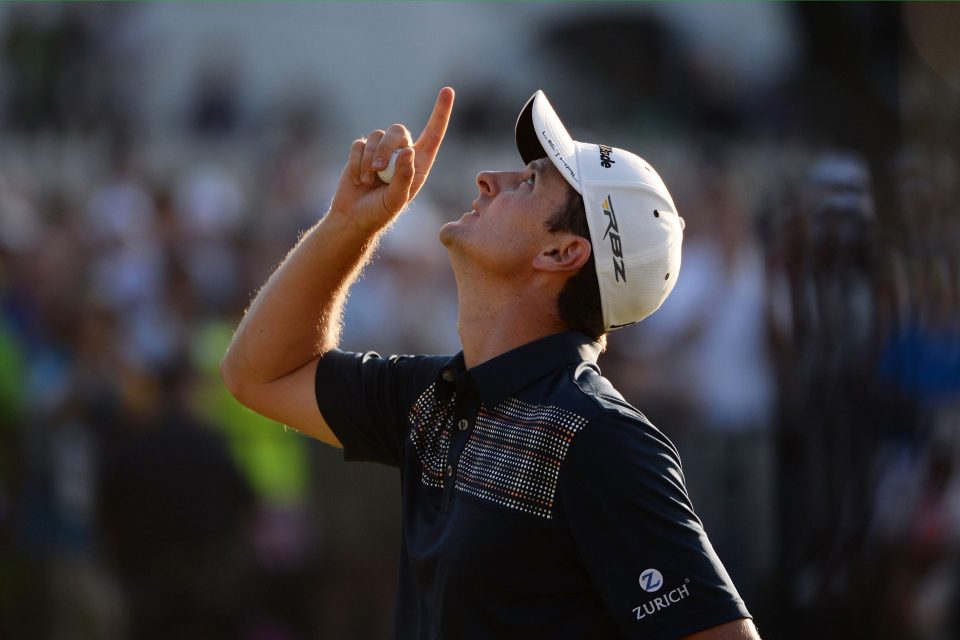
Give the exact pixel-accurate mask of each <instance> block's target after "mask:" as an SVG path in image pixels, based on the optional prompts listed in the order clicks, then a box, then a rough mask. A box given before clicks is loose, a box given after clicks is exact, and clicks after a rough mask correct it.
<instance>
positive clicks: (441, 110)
mask: <svg viewBox="0 0 960 640" xmlns="http://www.w3.org/2000/svg"><path fill="white" fill-rule="evenodd" d="M453 97H454V92H453V89H451V88H450V87H444V88H443V89H441V90H440V93H438V94H437V101H436V103H434V105H433V113H431V114H430V119H429V120H428V121H427V124H426V126H425V127H424V128H423V133H421V134H420V137H419V138H417V141H416V143H414V145H413V146H414V148H415V149H416V151H417V160H421V159H423V160H426V161H427V162H428V166H429V164H432V163H433V158H434V157H435V156H436V155H437V150H438V149H439V148H440V143H441V142H443V136H444V135H445V134H446V132H447V123H449V122H450V113H451V112H452V111H453ZM418 164H419V163H418Z"/></svg>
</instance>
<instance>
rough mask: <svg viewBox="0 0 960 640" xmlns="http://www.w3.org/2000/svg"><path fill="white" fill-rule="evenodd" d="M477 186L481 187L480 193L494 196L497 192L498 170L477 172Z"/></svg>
mask: <svg viewBox="0 0 960 640" xmlns="http://www.w3.org/2000/svg"><path fill="white" fill-rule="evenodd" d="M477 186H478V187H479V188H480V195H482V196H492V195H494V194H496V192H497V172H495V171H481V172H480V173H478V174H477Z"/></svg>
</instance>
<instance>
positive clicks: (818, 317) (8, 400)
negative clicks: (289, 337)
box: [0, 3, 960, 640]
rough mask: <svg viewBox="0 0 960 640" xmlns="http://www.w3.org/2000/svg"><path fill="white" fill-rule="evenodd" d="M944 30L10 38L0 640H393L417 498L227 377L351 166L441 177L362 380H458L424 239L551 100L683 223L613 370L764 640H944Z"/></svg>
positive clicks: (580, 11) (782, 10) (449, 297)
mask: <svg viewBox="0 0 960 640" xmlns="http://www.w3.org/2000/svg"><path fill="white" fill-rule="evenodd" d="M957 33H960V5H958V4H933V5H928V4H913V3H911V4H903V5H901V4H898V3H882V4H869V3H851V4H821V3H809V4H808V3H804V4H792V3H771V4H766V3H756V4H754V3H750V4H719V3H708V4H660V3H657V4H650V5H646V4H600V3H590V4H577V3H563V4H546V3H531V4H500V3H492V4H491V3H480V4H471V3H454V4H440V3H424V4H420V3H411V4H406V3H387V4H378V3H370V4H367V3H361V4H357V5H353V4H338V3H321V4H309V3H297V4H282V3H270V4H256V3H242V4H234V5H225V4H210V5H206V4H179V3H177V4H126V3H120V4H113V3H110V4H91V3H78V4H75V3H67V4H56V3H43V4H16V3H4V4H0V638H4V639H6V638H11V639H20V638H30V639H45V638H50V639H55V640H59V639H74V638H76V639H98V638H122V639H125V638H130V639H136V640H139V639H150V638H167V639H169V638H175V639H181V638H188V639H192V638H198V639H199V638H204V639H219V638H223V639H239V640H294V639H299V638H332V639H354V638H356V639H368V638H386V637H388V636H389V629H390V623H391V616H392V607H393V596H394V581H395V578H396V562H397V557H398V539H399V537H398V534H399V522H398V517H399V508H398V499H399V492H398V490H397V474H396V472H395V470H392V469H388V468H385V467H381V466H377V465H367V464H351V465H347V464H345V463H343V462H342V460H341V456H340V453H339V452H338V451H336V450H334V449H331V448H327V447H325V446H323V445H321V444H319V443H317V442H314V441H311V440H309V439H307V438H305V437H303V436H300V435H299V434H296V433H294V432H292V431H289V430H286V429H284V428H283V427H282V426H280V425H277V424H273V423H271V422H269V421H266V420H263V419H261V418H259V417H257V416H256V415H254V414H252V413H250V412H248V411H246V410H244V409H242V408H241V407H239V406H238V405H237V404H236V403H234V402H233V401H232V399H231V398H230V397H229V396H228V394H227V393H226V391H225V390H224V388H223V386H222V385H221V383H220V381H219V378H218V375H217V364H218V361H219V359H220V357H221V355H222V353H223V351H224V349H225V347H226V344H227V342H228V340H229V338H230V335H231V331H232V329H233V327H235V326H236V324H237V322H238V320H239V318H240V316H241V313H242V311H243V309H244V308H245V306H246V305H247V303H248V302H249V300H250V297H251V295H252V293H253V292H254V291H256V289H257V288H258V286H259V285H260V284H261V283H262V282H263V281H264V280H265V279H266V277H267V276H268V275H269V273H270V272H271V269H272V268H273V267H274V266H275V265H276V264H277V262H278V261H279V260H280V259H281V258H282V257H283V255H284V254H285V252H286V251H287V250H288V249H289V247H290V246H292V244H293V243H294V242H295V241H296V239H297V237H298V234H299V233H301V232H302V231H303V230H305V229H306V228H308V227H309V226H310V225H311V224H312V223H313V222H315V221H316V220H317V219H318V218H319V217H321V216H322V215H323V213H324V212H325V209H326V207H327V205H328V203H329V201H330V199H331V197H332V192H333V188H334V186H335V181H336V178H337V175H338V174H339V171H340V168H341V167H342V163H343V162H344V160H345V158H346V153H347V150H348V147H349V144H350V141H351V140H353V139H354V138H356V137H358V136H361V135H365V134H366V133H367V132H369V131H370V130H371V129H374V128H378V127H386V126H388V125H390V124H391V123H393V122H396V121H400V122H405V123H407V124H408V125H409V126H410V128H411V129H412V130H414V132H415V133H417V132H419V129H420V127H421V126H422V124H423V122H424V120H425V118H426V116H427V114H428V112H429V109H430V106H431V105H432V103H433V100H434V97H435V95H436V91H437V89H438V88H439V87H441V86H443V85H444V84H449V85H452V86H453V87H455V88H456V89H457V91H458V96H457V105H456V108H455V112H454V119H453V123H452V125H451V130H450V133H449V135H448V138H447V141H446V143H445V145H444V147H443V149H442V150H441V153H440V155H439V158H438V164H437V167H436V168H435V170H434V173H433V174H432V176H431V180H430V182H429V183H428V185H427V187H426V188H425V189H424V191H423V192H422V193H421V195H420V196H419V198H418V200H417V202H416V203H415V205H414V206H413V207H412V208H411V210H410V211H409V213H408V214H407V215H406V216H405V217H404V218H403V219H402V220H401V221H400V222H399V223H398V224H397V225H396V227H395V228H394V229H393V230H391V232H390V233H389V235H388V236H387V237H386V238H385V239H384V242H383V246H382V248H381V249H380V251H379V254H378V257H377V259H376V260H375V262H374V264H373V265H371V266H370V267H369V268H368V269H367V270H366V271H365V273H364V276H363V279H362V280H361V281H360V282H359V283H358V284H357V285H356V287H355V289H354V292H353V294H352V296H351V298H350V301H349V305H348V308H347V311H346V330H345V336H344V346H345V347H346V348H350V349H361V350H366V349H376V350H379V351H380V352H381V353H408V352H414V353H419V352H455V351H457V350H459V345H458V338H457V335H456V332H455V324H454V323H455V313H456V307H455V292H454V288H453V282H452V278H451V275H450V273H449V266H448V263H447V259H446V255H445V253H444V251H443V249H442V247H441V246H440V245H439V243H438V242H437V241H436V232H437V230H438V229H439V227H440V225H441V224H442V222H444V221H446V220H450V219H455V218H457V217H459V216H460V214H461V213H462V212H463V211H465V210H467V209H468V208H469V203H470V201H471V200H472V199H473V198H474V197H475V193H476V187H475V185H474V183H473V178H474V176H475V175H476V173H477V172H478V171H480V170H482V169H489V168H513V167H517V166H519V163H520V160H519V157H518V156H517V154H516V151H515V148H514V144H513V124H514V120H515V118H516V115H517V112H518V111H519V109H520V107H521V106H522V104H523V102H524V101H525V100H526V99H527V97H529V95H530V94H532V93H533V91H534V90H536V89H537V88H542V89H544V90H545V91H546V92H547V94H548V95H549V96H550V98H551V100H552V102H553V104H554V106H555V107H556V108H557V110H558V112H559V113H560V114H561V116H562V117H563V118H564V120H565V121H566V122H567V124H568V126H569V128H570V129H571V133H572V134H573V135H574V137H576V138H578V139H585V140H593V141H596V142H604V143H608V144H611V145H614V146H618V147H623V148H627V149H630V150H633V151H635V152H637V153H639V154H640V155H642V156H643V157H645V158H646V159H647V160H649V161H650V162H652V163H653V164H654V165H655V166H656V167H658V169H659V170H660V173H661V174H662V175H663V177H664V179H665V181H666V183H667V184H668V185H670V188H671V191H672V192H673V194H674V197H675V200H676V202H677V205H678V208H679V210H680V213H681V214H682V215H683V216H684V217H685V219H686V222H687V227H686V239H685V243H684V244H685V246H684V263H683V271H682V273H681V275H680V278H679V283H678V285H677V287H676V289H675V290H674V292H673V295H672V296H671V297H670V298H669V299H668V301H667V302H666V303H665V305H664V306H663V308H662V309H661V310H660V311H659V312H658V313H657V314H655V315H654V316H652V317H651V318H649V319H648V320H646V321H644V322H642V323H641V324H639V325H636V326H633V327H631V328H628V329H624V330H622V331H619V332H616V333H614V334H613V335H612V336H611V338H610V347H609V351H608V353H607V354H606V355H605V356H604V357H603V358H601V361H600V364H601V368H602V369H603V371H604V373H605V375H607V376H608V377H610V378H611V379H612V380H614V382H615V383H616V384H617V386H618V387H619V388H620V390H621V391H622V392H623V393H624V394H625V395H626V396H627V398H628V399H629V400H630V401H631V402H633V403H634V404H635V405H636V406H638V407H639V408H640V409H641V410H642V411H644V412H645V413H646V414H647V415H648V416H649V417H650V419H651V420H652V421H653V422H654V423H655V424H657V425H658V426H659V427H660V429H661V430H663V431H664V432H665V433H666V434H667V435H668V436H669V437H670V438H671V439H672V440H673V441H674V442H675V443H676V444H677V446H678V448H679V449H680V453H681V456H682V458H683V461H684V472H685V474H686V477H687V481H688V485H689V490H690V493H691V497H692V499H693V502H694V505H695V507H696V508H697V510H698V512H699V513H700V515H701V517H702V518H703V520H704V521H705V524H706V528H707V530H708V532H709V533H710V536H711V538H712V539H713V541H714V544H715V546H716V547H717V549H718V551H719V554H720V556H721V558H722V559H723V560H724V562H725V564H726V565H727V567H728V569H729V571H730V572H731V574H732V575H733V577H734V580H735V581H736V583H737V585H738V587H739V588H740V590H741V592H742V594H743V595H744V597H745V599H746V601H747V603H748V606H749V607H750V609H751V610H752V612H753V613H754V615H755V617H756V621H757V624H758V626H759V628H760V630H761V632H762V633H763V635H764V637H766V638H786V639H789V638H809V637H818V638H834V637H835V638H867V637H869V638H880V639H897V638H911V639H941V638H943V639H948V638H960V562H958V559H960V468H958V461H960V313H958V311H960V280H958V275H960V274H958V269H960V264H958V263H960V219H958V195H960V192H958V190H960V174H958V169H960V167H958V160H960V157H958V152H960V44H958V41H957V37H956V34H957Z"/></svg>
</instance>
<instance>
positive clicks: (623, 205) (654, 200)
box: [516, 91, 684, 331]
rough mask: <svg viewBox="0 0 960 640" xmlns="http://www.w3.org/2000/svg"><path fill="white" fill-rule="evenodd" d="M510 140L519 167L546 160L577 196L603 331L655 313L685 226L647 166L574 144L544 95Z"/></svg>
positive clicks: (528, 108) (674, 272)
mask: <svg viewBox="0 0 960 640" xmlns="http://www.w3.org/2000/svg"><path fill="white" fill-rule="evenodd" d="M516 138H517V148H518V149H519V150H520V156H521V157H522V158H523V161H524V162H525V163H530V162H532V161H534V160H537V159H538V158H543V157H544V156H546V157H548V158H550V160H552V161H553V164H554V165H556V167H557V169H558V170H559V171H560V173H561V174H562V175H563V177H564V178H566V180H567V182H569V183H570V186H572V187H573V188H574V189H576V190H577V193H579V194H580V195H581V196H583V203H584V207H585V209H586V212H587V225H588V226H589V228H590V241H591V244H592V245H593V256H594V262H595V263H596V267H597V280H598V281H599V282H600V302H601V307H602V310H603V325H604V330H605V331H610V330H611V329H617V328H619V327H624V326H626V325H629V324H633V323H634V322H639V321H640V320H643V319H644V318H646V317H647V316H648V315H650V314H651V313H653V312H654V311H656V310H657V309H659V308H660V305H661V304H663V301H664V300H666V298H667V296H668V295H669V294H670V292H671V291H672V290H673V285H674V284H675V283H676V282H677V276H678V275H679V274H680V245H681V243H682V241H683V227H684V223H683V218H681V217H680V216H679V215H678V214H677V208H676V206H675V205H674V204H673V198H671V197H670V193H669V192H668V191H667V187H666V185H664V184H663V180H662V179H661V178H660V176H659V175H658V174H657V172H656V171H655V170H654V169H653V167H651V166H650V164H649V163H647V162H646V161H645V160H643V158H640V157H638V156H636V155H634V154H632V153H630V152H629V151H624V150H623V149H617V148H616V147H609V146H606V145H603V144H588V143H585V142H577V141H576V140H574V139H573V138H572V137H570V134H569V133H567V129H566V128H565V127H564V126H563V123H562V122H560V118H559V117H558V116H557V113H556V111H554V110H553V107H552V106H551V105H550V102H549V101H548V100H547V96H546V95H544V93H543V91H537V92H536V93H535V94H533V96H532V97H531V98H530V100H528V101H527V104H526V105H525V106H524V107H523V111H521V112H520V117H518V118H517V126H516Z"/></svg>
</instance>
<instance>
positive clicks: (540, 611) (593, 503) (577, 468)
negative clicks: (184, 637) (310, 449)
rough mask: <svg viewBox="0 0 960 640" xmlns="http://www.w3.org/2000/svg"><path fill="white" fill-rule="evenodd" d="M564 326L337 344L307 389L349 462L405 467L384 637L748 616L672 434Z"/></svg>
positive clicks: (601, 634) (599, 629)
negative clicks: (501, 344) (472, 355)
mask: <svg viewBox="0 0 960 640" xmlns="http://www.w3.org/2000/svg"><path fill="white" fill-rule="evenodd" d="M598 354H599V346H598V345H597V344H596V343H595V342H592V341H591V340H590V339H589V338H588V337H586V336H584V335H583V334H579V333H575V332H567V333H560V334H556V335H553V336H549V337H547V338H544V339H541V340H538V341H536V342H532V343H530V344H527V345H524V346H522V347H520V348H518V349H515V350H513V351H510V352H509V353H506V354H503V355H501V356H499V357H497V358H494V359H493V360H490V361H488V362H485V363H483V364H481V365H479V366H476V367H473V368H472V369H470V370H465V369H464V363H463V355H462V354H460V355H457V356H454V357H453V358H450V357H437V356H415V357H414V356H394V357H391V358H388V359H383V358H381V357H380V356H378V355H377V354H374V353H366V354H358V353H344V352H340V351H332V352H330V353H328V354H327V355H325V356H324V357H323V358H322V359H321V360H320V363H319V365H318V368H317V385H316V392H317V402H318V404H319V407H320V411H321V412H322V413H323V416H324V417H325V419H326V421H327V423H328V424H329V425H330V427H331V428H332V429H333V431H334V433H336V435H337V437H338V438H339V439H340V442H342V443H343V446H344V457H345V458H346V459H347V460H367V461H373V462H381V463H384V464H388V465H393V466H397V467H399V468H400V479H401V485H402V500H403V524H402V534H401V563H400V575H399V585H398V595H397V611H396V625H395V633H394V636H395V637H396V638H404V639H406V638H416V639H435V638H441V639H444V640H446V639H451V640H465V639H469V638H478V639H481V638H482V639H484V640H489V639H493V638H496V639H506V638H523V639H525V640H530V639H532V638H550V639H555V638H590V639H594V638H598V639H601V638H620V637H630V638H678V637H681V636H684V635H687V634H690V633H694V632H696V631H699V630H702V629H707V628H710V627H713V626H716V625H718V624H722V623H724V622H728V621H731V620H736V619H738V618H744V617H749V615H750V614H749V613H748V612H747V610H746V608H745V606H744V604H743V602H742V600H741V599H740V597H739V595H738V594H737V591H736V589H735V588H734V586H733V584H732V583H731V581H730V578H729V577H728V576H727V573H726V571H725V570H724V568H723V565H722V564H721V563H720V560H719V559H718V558H717V556H716V554H715V553H714V551H713V548H712V547H711V545H710V542H709V540H707V536H706V535H705V534H704V531H703V528H702V526H701V524H700V520H699V519H698V518H697V516H696V515H695V514H694V512H693V508H692V506H691V504H690V500H689V498H688V497H687V492H686V488H685V486H684V479H683V472H682V470H681V467H680V460H679V457H678V456H677V451H676V449H675V448H674V446H673V444H672V443H671V442H670V441H669V440H668V439H667V438H666V436H664V435H663V434H662V433H660V431H658V430H657V428H656V427H654V426H653V425H652V424H650V422H649V421H648V420H647V419H646V418H645V417H644V416H643V414H641V413H640V412H639V411H637V410H636V409H635V408H633V407H632V406H630V405H629V404H628V403H627V402H626V401H624V399H623V397H621V396H620V394H619V393H617V391H616V390H615V389H614V388H613V387H612V386H611V385H610V383H609V382H608V381H607V380H606V379H604V378H603V377H601V375H600V371H599V369H598V368H597V365H596V360H597V356H598Z"/></svg>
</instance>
